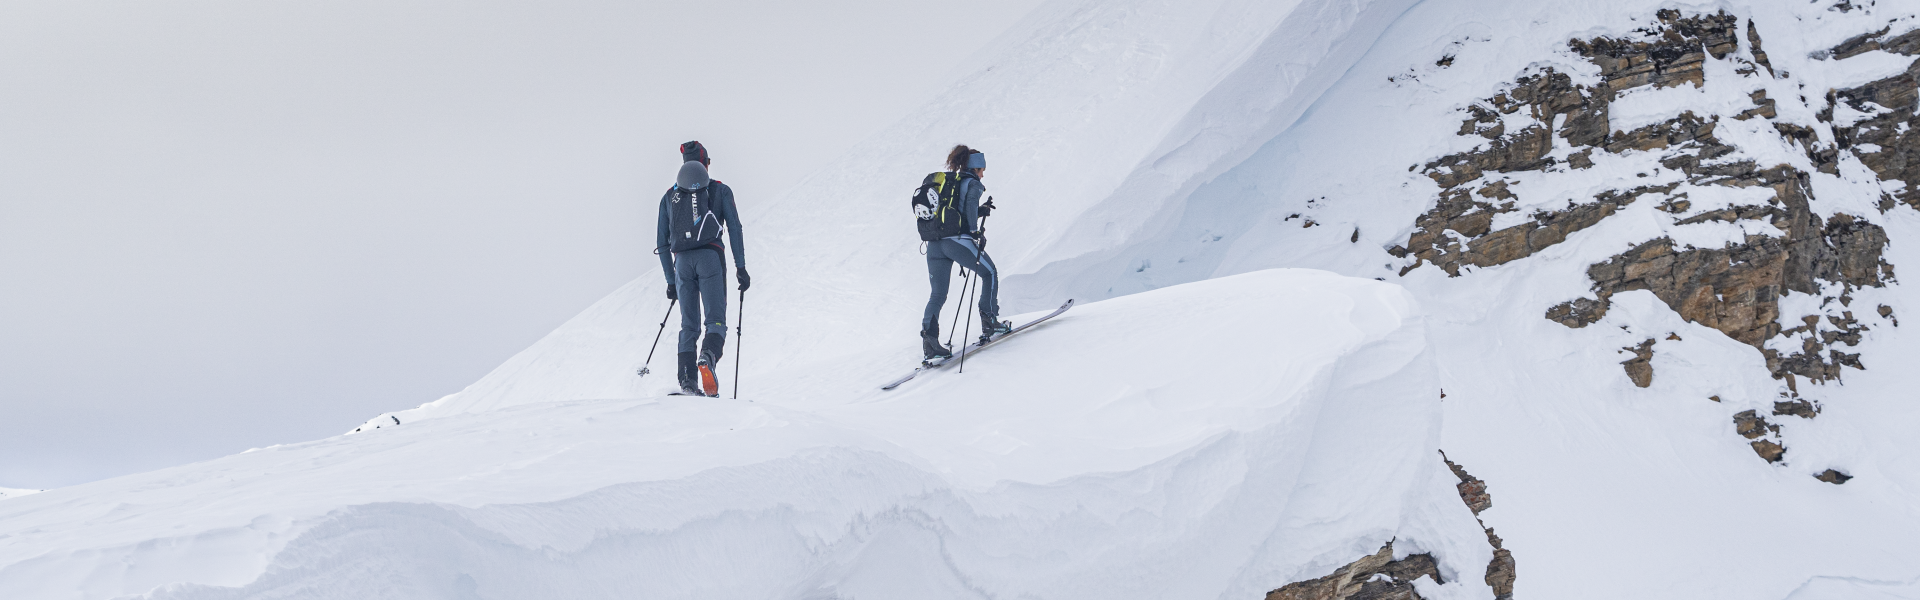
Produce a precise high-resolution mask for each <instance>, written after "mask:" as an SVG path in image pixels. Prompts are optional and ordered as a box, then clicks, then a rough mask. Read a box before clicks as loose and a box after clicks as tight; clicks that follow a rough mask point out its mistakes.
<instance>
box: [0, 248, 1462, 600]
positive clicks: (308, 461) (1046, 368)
mask: <svg viewBox="0 0 1920 600" xmlns="http://www.w3.org/2000/svg"><path fill="white" fill-rule="evenodd" d="M1248 304H1260V305H1264V306H1269V307H1273V308H1276V309H1279V310H1273V311H1248V310H1247V308H1246V305H1248ZM1176 308H1180V309H1185V310H1182V311H1175V310H1173V309H1176ZM1170 314H1171V315H1176V316H1174V317H1166V316H1165V315H1170ZM1148 315H1162V316H1161V317H1160V318H1157V319H1150V318H1146V316H1148ZM1228 318H1232V319H1234V323H1235V326H1234V327H1233V328H1231V329H1229V330H1225V331H1222V330H1219V329H1215V328H1211V327H1205V326H1203V325H1204V324H1206V323H1218V322H1222V321H1223V320H1225V319H1228ZM1121 323H1126V324H1130V326H1127V327H1120V326H1116V324H1121ZM1045 328H1046V330H1045V331H1040V330H1036V331H1035V332H1033V333H1032V334H1031V335H1030V336H1026V337H1022V338H1016V339H1013V340H1009V341H1008V342H1007V343H1006V344H1002V345H1000V346H996V347H995V348H994V350H993V351H992V352H987V353H982V354H981V355H980V356H978V357H975V358H974V359H973V360H972V361H969V367H968V369H969V371H968V373H967V374H965V375H960V374H946V373H943V374H941V375H939V376H936V377H933V378H930V379H929V380H928V381H924V382H923V381H916V382H914V383H913V384H912V385H908V386H903V387H902V388H900V389H898V390H894V391H891V392H881V391H879V390H877V389H871V387H869V389H868V390H867V391H866V392H865V393H863V394H861V395H858V396H854V397H847V398H833V399H822V400H817V401H811V402H808V401H782V402H780V403H764V402H753V401H746V400H741V401H730V400H721V399H682V398H671V399H662V398H646V399H608V400H590V401H574V402H561V403H544V404H529V405H522V406H516V407H509V408H505V409H500V410H495V411H486V412H474V413H467V414H461V415H453V416H448V417H443V418H437V419H427V420H422V421H419V422H417V423H409V424H407V425H405V426H402V427H395V428H391V429H387V430H383V431H379V432H377V433H373V434H368V435H358V436H345V437H336V438H332V439H328V440H321V441H317V442H308V443H304V444H289V445H283V446H278V447H273V448H266V449H261V450H258V451H254V452H250V453H245V454H238V455H234V456H230V457H227V458H222V459H218V460H215V461H210V462H207V463H201V464H197V465H189V466H185V467H178V468H174V469H168V470H163V471H157V472H154V473H148V474H143V475H137V476H131V477H125V478H119V479H114V480H109V481H105V482H98V483H94V484H87V485H84V486H78V487H76V488H70V489H67V490H58V491H56V492H53V493H49V494H42V495H36V496H30V497H26V498H20V499H16V500H10V501H8V502H6V503H4V504H0V525H3V526H4V527H6V528H7V530H6V531H4V532H0V535H6V536H7V537H5V538H0V539H4V540H6V542H5V543H0V595H5V596H7V597H23V598H54V597H81V598H101V597H116V596H120V595H126V594H139V595H144V597H151V598H196V599H200V598H229V597H240V598H245V597H262V596H275V595H285V594H299V593H321V594H322V595H327V596H342V597H349V596H350V597H369V596H381V595H386V596H395V597H435V596H442V595H457V594H460V593H463V592H462V590H476V589H477V590H485V593H486V594H487V595H504V596H524V595H539V594H540V593H542V591H544V593H548V594H552V593H556V592H557V593H559V594H560V595H564V596H567V597H582V598H593V597H630V596H631V595H633V594H635V593H639V594H640V595H643V596H649V597H658V596H670V597H696V596H698V597H710V596H714V595H723V596H729V597H741V596H744V597H806V596H810V595H843V596H852V595H876V596H889V597H899V596H903V595H905V596H929V595H931V596H955V597H966V596H969V595H973V594H987V595H994V596H1000V595H1015V594H1025V595H1030V596H1033V597H1058V598H1067V597H1081V596H1082V595H1084V594H1086V593H1088V592H1090V591H1091V592H1094V593H1098V594H1101V595H1105V596H1112V597H1121V598H1129V597H1137V598H1160V597H1192V596H1205V597H1216V596H1219V597H1247V596H1254V595H1259V594H1262V593H1265V592H1266V591H1268V590H1271V589H1273V588H1274V587H1277V586H1279V585H1280V584H1282V583H1284V582H1286V581H1290V580H1294V579H1304V578H1310V577H1313V576H1317V575H1318V574H1319V573H1320V572H1322V571H1325V570H1328V569H1331V568H1333V567H1335V566H1338V564H1340V563H1344V562H1345V561H1346V560H1347V559H1346V558H1345V557H1346V555H1347V554H1349V553H1353V552H1358V553H1360V554H1371V553H1373V552H1374V551H1375V550H1376V549H1378V548H1380V547H1381V546H1382V545H1383V544H1385V543H1387V542H1388V541H1389V540H1392V541H1394V544H1395V546H1394V553H1396V554H1403V555H1407V554H1414V553H1423V552H1424V553H1428V554H1430V555H1431V556H1432V557H1434V559H1435V560H1437V561H1438V562H1437V563H1436V564H1437V565H1438V568H1439V569H1441V571H1439V572H1443V573H1445V577H1446V579H1447V581H1448V583H1447V584H1444V585H1442V584H1438V583H1437V582H1433V581H1426V582H1424V583H1413V584H1408V585H1419V586H1422V589H1425V590H1428V591H1429V592H1430V593H1432V594H1434V595H1433V596H1431V597H1451V596H1459V597H1465V596H1462V595H1466V596H1471V595H1475V592H1474V590H1476V589H1484V588H1482V587H1480V586H1483V585H1484V584H1481V583H1479V581H1478V578H1477V576H1478V573H1479V571H1480V570H1482V569H1484V566H1485V564H1486V563H1487V561H1489V560H1491V556H1492V549H1491V548H1490V547H1488V546H1487V542H1486V540H1485V539H1483V537H1482V536H1481V534H1480V532H1479V531H1478V530H1477V528H1476V527H1475V526H1474V522H1473V515H1472V512H1471V511H1470V510H1468V509H1467V506H1466V505H1465V504H1462V503H1461V502H1460V499H1459V496H1458V495H1457V494H1456V493H1455V491H1454V490H1453V488H1452V481H1453V480H1452V478H1451V477H1449V476H1448V473H1447V472H1446V470H1445V465H1444V463H1443V462H1441V461H1440V459H1439V456H1438V454H1437V453H1436V452H1435V444H1436V443H1437V442H1438V436H1439V433H1440V424H1439V422H1438V417H1439V405H1438V403H1437V402H1436V400H1437V398H1438V394H1439V391H1438V389H1437V373H1436V372H1435V371H1434V369H1433V359H1432V356H1431V354H1430V353H1429V351H1428V349H1427V346H1426V344H1425V341H1424V337H1425V336H1424V331H1425V325H1424V317H1423V316H1422V314H1421V312H1420V309H1419V308H1418V306H1417V305H1416V304H1414V303H1412V302H1411V297H1410V296H1409V295H1408V294H1407V293H1406V292H1405V290H1403V289H1401V288H1399V287H1397V286H1393V285H1389V284H1383V283H1378V282H1373V281H1369V280H1361V279H1355V278H1345V277H1339V276H1336V275H1333V274H1329V273H1324V272H1314V271H1304V270H1280V271H1267V272H1260V273H1250V274H1246V275H1241V276H1236V277H1229V278H1221V279H1216V280H1210V281H1206V282H1198V283H1194V284H1190V285H1187V286H1179V287H1175V288H1168V289H1165V290H1160V291H1156V292H1152V293H1146V294H1138V295H1133V296H1128V297H1125V298H1118V299H1113V300H1109V301H1105V302H1099V303H1093V304H1089V305H1086V306H1083V307H1076V308H1075V309H1074V311H1073V312H1072V313H1070V314H1069V315H1066V316H1063V317H1061V318H1059V319H1056V320H1055V321H1053V322H1049V324H1048V325H1046V326H1045ZM1274 340H1295V342H1294V343H1292V344H1287V345H1281V346H1276V345H1274V342H1273V341H1274ZM1203 341H1204V342H1206V343H1210V344H1214V345H1216V346H1217V347H1221V348H1223V349H1232V348H1239V347H1249V346H1260V347H1263V348H1264V349H1263V351H1261V352H1246V351H1239V352H1223V353H1221V354H1218V355H1203V354H1200V353H1192V352H1167V353H1157V354H1156V355H1155V356H1154V357H1153V358H1152V359H1151V360H1149V361H1147V362H1146V363H1142V362H1139V361H1124V360H1113V359H1112V357H1111V356H1110V355H1106V354H1102V353H1094V352H1088V351H1087V350H1086V349H1085V347H1083V346H1090V347H1096V348H1115V347H1120V346H1123V345H1143V344H1144V345H1148V346H1153V347H1164V348H1186V347H1194V346H1196V345H1198V344H1200V343H1202V342H1203ZM1205 368H1219V369H1232V370H1234V371H1237V372H1243V373H1248V374H1249V375H1248V376H1246V377H1235V378H1213V379H1206V380H1196V379H1194V378H1192V377H1190V376H1189V375H1188V374H1190V373H1193V372H1196V371H1199V370H1202V369H1205ZM956 397H964V398H968V399H969V401H966V402H956V401H954V399H955V398H956ZM1356 461H1358V464H1363V465H1365V467H1364V468H1354V466H1355V464H1356ZM1381 499H1393V500H1391V501H1381ZM126 511H132V512H131V513H129V514H127V517H126V518H112V519H103V518H100V515H102V514H118V513H123V512H126ZM1036 532H1040V533H1036ZM1083 548H1101V549H1105V550H1103V551H1102V555H1103V557H1102V558H1101V559H1100V560H1095V561H1089V560H1086V559H1085V558H1084V557H1083V556H1081V555H1080V553H1079V552H1076V551H1073V549H1083ZM710 552H720V553H721V554H720V555H721V556H725V557H727V558H725V559H723V560H724V562H725V563H726V564H727V565H730V566H729V567H727V571H728V572H731V573H735V574H737V573H740V572H752V573H755V575H754V576H752V577H738V576H721V575H720V574H719V573H715V572H712V571H710V570H708V569H704V568H690V569H665V570H658V571H654V570H645V571H644V572H640V573H636V572H635V571H634V570H633V569H631V568H630V567H631V565H633V564H636V563H640V564H662V562H661V561H672V560H675V559H671V558H669V557H687V556H697V555H704V554H707V553H710ZM223 557H235V558H233V559H228V558H223ZM616 564H618V565H628V567H629V568H611V565H616ZM129 565H131V566H129ZM1148 573H1159V574H1162V575H1163V576H1155V577H1143V575H1144V574H1148ZM1461 574H1466V575H1470V576H1467V577H1460V575H1461ZM322 590H324V591H323V592H322ZM303 591H304V592H303Z"/></svg>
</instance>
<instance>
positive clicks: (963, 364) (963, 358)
mask: <svg viewBox="0 0 1920 600" xmlns="http://www.w3.org/2000/svg"><path fill="white" fill-rule="evenodd" d="M981 277H986V276H985V275H981ZM973 291H975V292H979V291H980V288H979V287H978V286H976V287H974V288H973ZM972 305H973V298H972V297H968V298H967V303H966V304H962V305H960V310H966V311H968V312H967V325H966V326H965V327H962V329H970V328H972V327H973V312H972V311H970V310H968V309H969V307H971V306H972ZM966 341H967V338H960V342H961V344H962V345H961V346H960V372H961V373H965V372H967V347H966V345H965V344H966Z"/></svg>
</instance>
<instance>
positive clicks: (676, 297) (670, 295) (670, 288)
mask: <svg viewBox="0 0 1920 600" xmlns="http://www.w3.org/2000/svg"><path fill="white" fill-rule="evenodd" d="M667 299H668V300H679V299H680V294H678V293H676V292H674V291H673V284H671V283H669V284H667Z"/></svg>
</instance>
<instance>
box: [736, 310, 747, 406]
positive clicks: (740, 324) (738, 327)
mask: <svg viewBox="0 0 1920 600" xmlns="http://www.w3.org/2000/svg"><path fill="white" fill-rule="evenodd" d="M746 322H747V291H746V290H740V316H739V318H738V319H736V320H735V321H734V322H733V399H734V400H739V399H740V333H741V332H742V330H744V329H745V328H744V327H743V324H745V323H746Z"/></svg>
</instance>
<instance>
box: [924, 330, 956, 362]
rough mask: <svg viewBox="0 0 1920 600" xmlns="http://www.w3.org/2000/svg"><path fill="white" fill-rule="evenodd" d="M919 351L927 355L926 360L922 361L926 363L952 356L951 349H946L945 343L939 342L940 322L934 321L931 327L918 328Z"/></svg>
mask: <svg viewBox="0 0 1920 600" xmlns="http://www.w3.org/2000/svg"><path fill="white" fill-rule="evenodd" d="M920 352H921V353H923V354H925V355H926V356H927V358H926V360H924V361H922V362H926V363H931V362H933V361H934V360H937V359H942V358H947V357H950V356H953V350H950V349H948V348H947V345H946V344H942V343H940V324H938V323H935V324H933V326H931V327H928V328H926V329H922V330H920Z"/></svg>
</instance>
